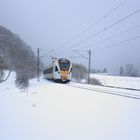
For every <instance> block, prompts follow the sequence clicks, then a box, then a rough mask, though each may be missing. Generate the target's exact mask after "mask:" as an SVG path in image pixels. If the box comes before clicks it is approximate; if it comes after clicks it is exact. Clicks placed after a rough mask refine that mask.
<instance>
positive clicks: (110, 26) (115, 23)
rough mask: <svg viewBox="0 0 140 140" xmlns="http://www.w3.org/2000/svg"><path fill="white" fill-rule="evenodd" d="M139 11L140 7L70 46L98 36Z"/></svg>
mask: <svg viewBox="0 0 140 140" xmlns="http://www.w3.org/2000/svg"><path fill="white" fill-rule="evenodd" d="M139 12H140V9H138V10H136V11H134V12H132V13H131V14H129V15H127V16H125V17H123V18H121V19H120V20H118V21H116V22H114V23H113V24H111V25H109V26H107V27H106V28H103V29H101V30H100V31H98V32H96V33H95V34H93V35H91V36H89V37H87V38H86V39H84V40H81V41H80V42H78V43H76V44H74V45H72V46H70V47H69V48H73V47H75V46H78V45H80V44H82V43H84V42H86V41H88V40H89V39H91V38H94V37H96V36H97V35H99V34H101V33H102V32H104V31H106V30H108V29H110V28H112V27H113V26H115V25H117V24H119V23H121V22H123V21H124V20H126V19H128V18H130V17H132V16H134V15H135V14H137V13H139Z"/></svg>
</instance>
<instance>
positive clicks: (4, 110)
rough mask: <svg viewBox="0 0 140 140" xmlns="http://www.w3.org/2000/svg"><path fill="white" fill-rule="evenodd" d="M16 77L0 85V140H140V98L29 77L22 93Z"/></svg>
mask: <svg viewBox="0 0 140 140" xmlns="http://www.w3.org/2000/svg"><path fill="white" fill-rule="evenodd" d="M14 80H15V79H14V74H13V75H12V76H10V78H9V79H8V81H6V82H4V83H1V84H0V113H1V114H0V140H139V139H140V133H139V130H140V100H136V99H131V98H126V97H120V96H115V95H109V94H104V93H100V92H97V91H88V90H84V89H80V88H75V87H71V86H68V85H67V84H56V83H52V82H48V81H46V80H43V79H41V81H40V82H39V83H37V82H36V79H35V80H31V81H30V86H29V88H28V89H27V90H26V92H20V90H18V89H17V88H16V87H15V86H14ZM70 85H75V86H77V84H76V83H70ZM78 85H80V86H82V87H86V88H87V87H89V88H91V86H89V85H86V84H85V85H84V84H82V85H81V84H78ZM92 88H99V89H103V88H105V87H98V86H92ZM107 89H108V90H110V88H106V90H107ZM113 90H115V89H113ZM116 90H117V89H116ZM118 90H119V91H120V92H129V93H130V92H131V94H137V95H139V94H140V91H128V90H124V89H118Z"/></svg>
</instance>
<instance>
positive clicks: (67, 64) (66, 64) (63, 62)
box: [59, 59, 70, 71]
mask: <svg viewBox="0 0 140 140" xmlns="http://www.w3.org/2000/svg"><path fill="white" fill-rule="evenodd" d="M59 66H60V70H64V71H68V70H69V67H70V61H69V60H66V59H59Z"/></svg>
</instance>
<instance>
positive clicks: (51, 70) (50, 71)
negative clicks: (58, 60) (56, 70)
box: [43, 67, 53, 74]
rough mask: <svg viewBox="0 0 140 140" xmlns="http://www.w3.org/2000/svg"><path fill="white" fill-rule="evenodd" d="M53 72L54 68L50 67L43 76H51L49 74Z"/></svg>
mask: <svg viewBox="0 0 140 140" xmlns="http://www.w3.org/2000/svg"><path fill="white" fill-rule="evenodd" d="M52 72H53V67H50V68H48V69H46V70H44V71H43V74H49V73H52Z"/></svg>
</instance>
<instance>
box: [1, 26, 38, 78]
mask: <svg viewBox="0 0 140 140" xmlns="http://www.w3.org/2000/svg"><path fill="white" fill-rule="evenodd" d="M3 69H7V70H12V71H15V72H16V75H17V80H18V79H23V78H26V79H30V78H33V77H35V75H36V56H35V54H34V53H33V51H32V49H31V47H30V46H29V45H28V44H27V43H25V42H24V41H23V40H22V39H21V38H20V37H19V36H18V35H16V34H14V33H12V32H11V31H10V30H8V29H6V28H5V27H2V26H0V70H1V71H2V70H3Z"/></svg>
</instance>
